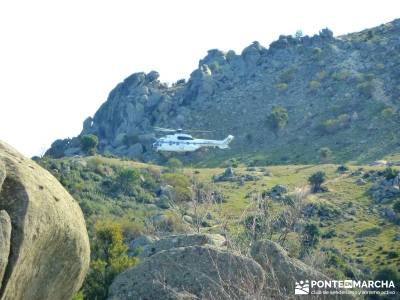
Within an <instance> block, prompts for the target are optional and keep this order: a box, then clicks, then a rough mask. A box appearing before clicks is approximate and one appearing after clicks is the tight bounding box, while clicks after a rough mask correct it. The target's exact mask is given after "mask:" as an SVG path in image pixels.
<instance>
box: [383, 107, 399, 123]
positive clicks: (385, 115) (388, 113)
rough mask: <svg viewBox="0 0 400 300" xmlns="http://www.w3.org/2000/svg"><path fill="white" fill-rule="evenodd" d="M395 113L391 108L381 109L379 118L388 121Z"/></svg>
mask: <svg viewBox="0 0 400 300" xmlns="http://www.w3.org/2000/svg"><path fill="white" fill-rule="evenodd" d="M395 113H396V112H395V110H394V109H393V108H392V107H386V108H384V109H382V111H381V116H382V118H383V119H385V120H388V119H390V118H392V117H393V116H394V114H395Z"/></svg>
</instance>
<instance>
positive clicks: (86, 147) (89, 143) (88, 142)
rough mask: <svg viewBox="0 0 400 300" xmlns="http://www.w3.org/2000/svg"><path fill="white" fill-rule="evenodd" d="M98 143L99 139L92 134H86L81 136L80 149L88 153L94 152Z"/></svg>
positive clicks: (92, 153)
mask: <svg viewBox="0 0 400 300" xmlns="http://www.w3.org/2000/svg"><path fill="white" fill-rule="evenodd" d="M98 144H99V139H98V138H97V136H95V135H94V134H87V135H84V136H82V137H81V150H82V151H83V152H84V153H86V154H88V155H94V154H95V153H96V148H97V145H98Z"/></svg>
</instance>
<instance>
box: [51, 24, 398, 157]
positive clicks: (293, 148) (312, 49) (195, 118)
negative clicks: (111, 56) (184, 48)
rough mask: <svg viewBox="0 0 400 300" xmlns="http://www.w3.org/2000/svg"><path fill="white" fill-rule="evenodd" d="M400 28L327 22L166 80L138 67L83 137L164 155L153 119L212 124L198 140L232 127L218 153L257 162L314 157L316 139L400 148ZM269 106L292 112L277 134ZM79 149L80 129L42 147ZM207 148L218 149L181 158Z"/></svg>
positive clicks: (126, 150) (341, 152) (104, 147)
mask: <svg viewBox="0 0 400 300" xmlns="http://www.w3.org/2000/svg"><path fill="white" fill-rule="evenodd" d="M399 34H400V20H395V21H393V22H390V23H388V24H384V25H381V26H378V27H375V28H371V29H368V30H365V31H362V32H359V33H353V34H348V35H346V36H340V37H333V36H332V32H331V31H329V30H327V29H324V30H322V31H321V32H320V34H318V35H314V36H311V37H310V36H296V37H294V36H280V37H279V39H278V40H277V41H275V42H273V43H272V44H270V46H269V48H266V47H263V46H261V45H260V43H258V42H254V43H252V44H251V45H250V46H248V47H246V48H245V49H244V50H243V51H242V53H241V54H236V53H235V52H234V51H228V52H223V51H220V50H217V49H212V50H210V51H208V53H207V55H206V56H205V57H204V58H203V59H201V60H200V62H199V66H198V68H197V69H196V70H194V71H193V72H192V73H191V75H190V78H189V79H188V80H187V81H185V80H178V81H177V82H176V83H174V84H172V85H167V84H165V83H162V82H160V80H159V74H158V73H157V72H154V71H153V72H150V73H147V74H145V73H143V72H141V73H135V74H132V75H130V76H129V77H127V78H126V79H125V80H123V82H121V83H119V84H118V85H117V86H116V87H115V88H114V89H113V90H112V91H111V93H110V94H109V96H108V99H107V101H106V102H105V103H104V104H103V105H102V106H101V107H100V108H99V110H98V111H97V112H96V114H95V115H94V116H93V118H91V117H89V118H87V119H86V120H85V121H84V124H83V130H82V132H81V136H82V135H86V134H95V135H96V136H98V138H99V147H98V148H99V149H98V150H99V152H100V153H109V154H114V155H117V156H123V157H128V158H134V159H140V160H143V161H150V160H151V161H157V160H158V161H163V159H164V160H165V158H164V157H162V156H161V155H160V154H159V153H155V152H154V151H152V148H151V144H152V141H153V140H154V137H155V132H154V128H153V127H154V126H160V127H169V128H184V129H191V128H199V129H204V130H215V132H214V133H210V134H202V133H196V135H195V137H199V138H202V137H204V138H216V139H221V138H223V137H225V136H226V135H227V134H232V135H234V136H235V140H234V141H233V142H232V144H231V149H229V150H224V151H225V152H228V153H229V156H236V157H246V156H247V155H250V156H251V157H257V158H256V160H257V162H258V163H260V162H263V160H268V161H266V163H268V162H275V163H276V162H302V163H304V162H318V159H319V158H318V155H317V153H316V152H317V151H318V149H319V148H322V147H329V148H330V149H331V150H332V151H333V153H334V154H335V155H334V156H335V157H336V158H338V157H345V158H347V159H348V160H356V159H357V158H362V159H363V160H366V159H368V160H370V161H372V160H376V159H378V158H379V157H382V155H384V154H386V153H393V152H398V151H399V149H400V148H399V147H400V146H399V144H398V143H397V141H396V139H393V140H392V139H391V138H390V137H391V136H396V134H397V132H398V131H399V130H400V125H399V124H400V122H398V118H399V114H398V111H399V108H400V105H399V101H398V99H399V97H400V90H399V89H398V88H397V87H398V86H399V85H400V79H399V78H400V77H399V76H398V75H399V74H398V68H397V66H398V64H399V61H400V56H399V55H398V53H399V49H400V42H399V38H398V37H399ZM274 106H280V107H283V108H285V109H286V110H287V113H288V118H289V119H288V123H287V126H286V127H285V128H284V129H283V130H282V131H281V133H282V134H280V133H279V132H278V133H277V135H275V134H274V129H273V128H271V126H268V124H267V122H266V120H267V118H268V116H269V115H270V114H271V111H272V108H273V107H274ZM275 133H276V132H275ZM299 149H301V151H299ZM316 149H317V150H316ZM365 149H369V151H368V153H365V151H363V150H365ZM221 151H222V150H221ZM80 153H81V151H80V138H79V136H78V137H75V138H72V139H66V140H57V141H55V142H54V143H53V145H52V147H51V149H50V150H49V151H48V152H47V154H48V155H51V156H54V157H59V156H64V155H67V156H73V155H75V154H80ZM258 153H260V155H259V156H257V155H256V154H258ZM362 153H363V155H361V154H362ZM261 154H262V155H261ZM213 156H220V150H218V149H215V150H213V151H203V152H202V151H199V152H196V153H193V154H191V155H188V156H185V157H182V159H185V160H188V161H195V160H197V161H199V160H202V159H212V158H213Z"/></svg>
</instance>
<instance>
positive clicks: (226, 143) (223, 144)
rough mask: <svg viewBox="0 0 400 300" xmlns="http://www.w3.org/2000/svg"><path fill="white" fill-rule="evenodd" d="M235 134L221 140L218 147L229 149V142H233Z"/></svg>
mask: <svg viewBox="0 0 400 300" xmlns="http://www.w3.org/2000/svg"><path fill="white" fill-rule="evenodd" d="M233 138H234V136H233V135H228V137H227V138H226V139H224V140H222V141H221V144H220V145H218V146H217V147H218V148H219V149H227V148H229V143H230V142H232V140H233Z"/></svg>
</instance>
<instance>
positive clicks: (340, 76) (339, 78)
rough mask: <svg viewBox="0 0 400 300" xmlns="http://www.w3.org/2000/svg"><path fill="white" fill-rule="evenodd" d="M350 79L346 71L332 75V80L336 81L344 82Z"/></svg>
mask: <svg viewBox="0 0 400 300" xmlns="http://www.w3.org/2000/svg"><path fill="white" fill-rule="evenodd" d="M349 77H350V72H349V71H347V70H341V71H339V72H335V73H333V74H332V79H334V80H337V81H345V80H347V79H348V78H349Z"/></svg>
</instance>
